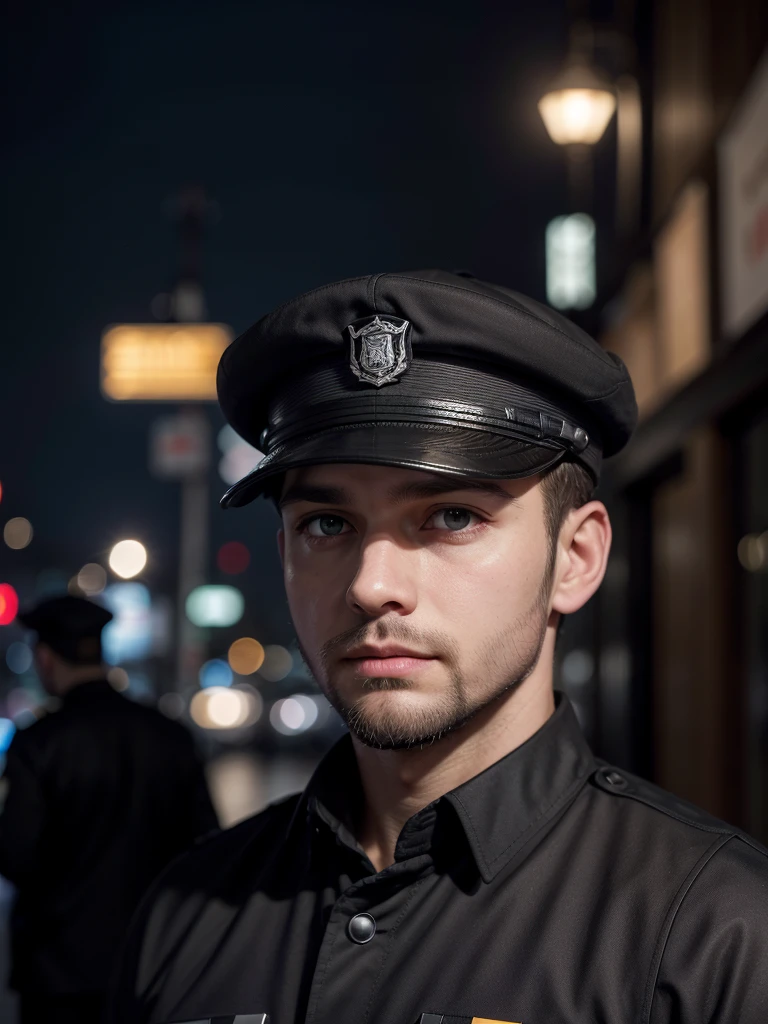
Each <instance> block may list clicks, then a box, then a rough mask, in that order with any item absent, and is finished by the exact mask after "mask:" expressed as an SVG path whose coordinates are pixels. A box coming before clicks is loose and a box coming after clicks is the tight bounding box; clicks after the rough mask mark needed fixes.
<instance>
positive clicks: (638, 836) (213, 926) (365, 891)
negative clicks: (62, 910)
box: [112, 698, 768, 1024]
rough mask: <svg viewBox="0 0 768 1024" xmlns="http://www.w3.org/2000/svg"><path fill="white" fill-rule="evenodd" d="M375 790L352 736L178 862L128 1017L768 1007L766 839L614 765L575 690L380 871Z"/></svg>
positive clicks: (748, 1018)
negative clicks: (372, 856)
mask: <svg viewBox="0 0 768 1024" xmlns="http://www.w3.org/2000/svg"><path fill="white" fill-rule="evenodd" d="M359 799H360V789H359V776H358V773H357V768H356V763H355V759H354V752H353V750H352V746H351V742H350V740H349V738H348V737H347V738H345V739H343V740H342V741H341V742H340V743H339V744H338V745H337V746H336V747H335V748H334V749H333V750H332V751H331V752H330V754H329V755H328V756H327V757H326V759H325V760H324V762H323V763H322V764H321V765H320V767H319V769H318V771H317V772H316V774H315V776H314V778H313V779H312V781H311V782H310V784H309V786H308V788H307V790H306V791H305V793H304V794H303V795H301V796H298V797H292V798H289V799H288V800H286V801H284V802H282V803H280V804H277V805H275V806H273V807H271V808H269V809H268V810H267V811H265V812H264V813H263V814H260V815H258V816H256V817H255V818H252V819H250V820H248V821H246V822H244V823H242V824H241V825H239V826H237V827H236V828H233V829H231V830H230V831H228V832H225V833H222V834H221V835H219V836H217V837H214V838H213V839H211V840H209V841H206V842H204V843H201V844H200V845H198V846H197V847H196V848H195V849H194V850H193V851H192V852H191V853H190V854H188V855H186V856H185V857H183V858H181V859H180V860H178V861H177V862H176V863H175V865H174V866H172V868H171V869H170V870H169V871H168V872H167V873H166V874H165V876H164V877H163V878H162V879H161V881H160V883H158V885H157V887H156V888H155V890H154V891H153V892H152V894H151V895H150V897H149V898H148V899H147V900H146V902H145V904H144V907H143V909H142V912H141V913H140V915H139V918H138V920H137V921H136V922H135V925H134V928H133V934H132V938H131V940H130V942H129V944H128V948H127V950H126V953H125V958H124V961H123V964H122V969H121V972H120V975H119V978H118V980H117V984H116V991H115V993H114V998H113V1004H112V1013H113V1016H112V1020H113V1021H114V1022H120V1024H139V1022H152V1024H157V1022H164V1021H195V1022H200V1021H205V1020H207V1019H210V1018H212V1017H217V1016H220V1017H223V1018H226V1019H229V1020H232V1016H228V1015H243V1016H247V1015H256V1016H255V1017H254V1018H253V1019H255V1020H258V1019H259V1017H258V1015H259V1014H262V1013H266V1014H268V1015H269V1022H270V1024H299V1022H305V1021H306V1022H307V1024H416V1022H418V1021H419V1020H420V1019H421V1017H422V1014H424V1015H426V1014H433V1015H435V1016H434V1017H427V1016H425V1017H424V1021H425V1022H427V1021H429V1024H437V1022H439V1021H443V1024H461V1022H469V1021H471V1019H472V1018H473V1017H476V1018H491V1019H493V1020H498V1021H514V1022H518V1021H522V1022H524V1024H576V1022H579V1024H592V1022H600V1024H644V1022H653V1024H662V1022H672V1021H675V1022H680V1024H707V1022H715V1021H716V1022H717V1024H726V1022H728V1024H731V1022H735V1021H739V1022H741V1024H765V1021H766V1020H768V851H766V850H764V849H763V848H762V847H760V846H759V845H757V844H756V843H754V842H753V841H752V840H750V839H749V838H748V837H746V836H744V835H741V834H740V833H738V832H737V831H735V830H734V829H732V828H730V827H728V826H727V825H724V824H722V823H720V822H719V821H716V820H715V819H713V818H711V817H709V816H708V815H706V814H704V813H703V812H700V811H698V810H697V809H696V808H693V807H691V806H689V805H687V804H683V803H681V802H680V801H678V800H676V799H674V798H673V797H671V796H669V795H667V794H666V793H663V792H662V791H660V790H658V789H656V788H655V787H653V786H651V785H650V784H648V783H646V782H643V781H641V780H639V779H635V778H633V777H631V776H628V775H626V774H624V773H623V772H621V773H620V772H617V771H616V770H614V769H611V768H608V767H606V766H599V765H598V764H597V763H596V762H595V760H594V759H593V757H592V754H591V753H590V750H589V748H588V747H587V745H586V742H585V741H584V739H583V737H582V734H581V732H580V729H579V726H578V723H577V721H576V718H575V716H574V714H573V710H572V708H571V707H570V705H569V704H568V702H567V701H566V700H565V699H564V698H561V699H560V701H559V704H558V707H557V711H556V712H555V714H554V715H553V717H552V718H551V719H550V720H549V721H548V722H547V723H546V724H545V725H544V727H543V728H542V729H540V730H539V732H538V733H537V734H536V735H535V736H533V737H532V738H531V739H530V740H529V741H528V742H527V743H525V744H524V745H523V746H521V747H520V748H518V749H517V750H515V751H514V752H513V753H511V754H509V755H508V756H507V757H505V758H503V759H502V760H501V761H499V762H497V763H496V764H494V765H493V766H492V767H490V768H489V769H487V770H486V771H484V772H483V773H482V774H480V775H478V776H476V777H475V778H473V779H471V780H470V781H469V782H466V783H464V784H463V785H461V786H459V787H458V788H457V789H455V790H454V791H453V792H451V793H449V794H447V795H446V796H444V797H442V798H441V799H440V800H437V801H436V802H435V803H433V804H431V805H430V806H429V807H426V808H425V809H424V810H422V811H420V812H419V813H418V814H416V815H414V816H413V817H412V818H411V819H410V820H409V821H408V822H407V823H406V825H405V827H404V828H403V830H402V833H401V834H400V837H399V840H398V843H397V848H396V853H395V857H396V860H395V863H394V864H393V865H391V866H390V867H388V868H386V869H385V870H384V871H381V872H378V873H377V872H376V871H375V870H374V867H373V865H372V864H371V862H370V860H369V859H368V858H367V856H366V855H365V853H364V852H363V851H362V849H361V848H360V847H359V846H358V844H357V843H356V841H355V839H354V837H353V834H352V831H351V823H352V821H354V807H355V803H356V801H358V800H359ZM345 809H346V810H345ZM347 812H351V813H347ZM361 915H364V916H362V917H361ZM374 928H375V930H374Z"/></svg>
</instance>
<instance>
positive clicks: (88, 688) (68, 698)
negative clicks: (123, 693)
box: [61, 679, 115, 704]
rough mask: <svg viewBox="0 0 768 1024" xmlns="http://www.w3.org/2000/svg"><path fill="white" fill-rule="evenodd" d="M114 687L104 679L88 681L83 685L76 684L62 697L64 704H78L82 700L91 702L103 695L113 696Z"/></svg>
mask: <svg viewBox="0 0 768 1024" xmlns="http://www.w3.org/2000/svg"><path fill="white" fill-rule="evenodd" d="M114 692H115V689H114V687H113V686H112V684H111V683H109V682H108V681H107V680H106V679H89V680H88V681H87V682H85V683H77V685H75V686H73V687H72V688H71V689H69V690H67V692H66V693H65V694H64V695H63V696H62V698H61V699H62V701H63V702H64V703H65V704H78V703H79V702H80V701H83V700H91V699H92V698H94V697H103V696H104V695H105V694H113V693H114Z"/></svg>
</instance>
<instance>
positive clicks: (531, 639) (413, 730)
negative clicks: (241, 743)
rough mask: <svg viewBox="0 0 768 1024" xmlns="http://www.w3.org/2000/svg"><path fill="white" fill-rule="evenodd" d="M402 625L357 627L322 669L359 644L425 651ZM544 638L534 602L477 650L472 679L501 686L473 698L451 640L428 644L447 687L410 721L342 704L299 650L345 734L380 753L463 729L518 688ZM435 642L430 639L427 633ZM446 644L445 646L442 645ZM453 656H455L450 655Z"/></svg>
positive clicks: (367, 685) (405, 685)
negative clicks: (447, 671) (397, 644)
mask: <svg viewBox="0 0 768 1024" xmlns="http://www.w3.org/2000/svg"><path fill="white" fill-rule="evenodd" d="M403 625H404V624H403V623H402V622H401V621H398V620H394V621H392V622H385V621H383V620H379V621H378V622H377V623H376V624H371V623H367V624H365V626H362V627H356V628H355V629H354V630H350V631H348V632H347V633H345V634H342V635H341V636H340V637H336V638H335V639H334V640H333V641H331V642H330V643H328V644H326V645H324V648H323V651H322V653H321V662H322V664H323V667H324V670H326V666H327V665H328V662H329V653H330V650H331V649H336V650H338V648H339V646H340V645H341V646H342V647H346V649H351V648H352V647H353V646H355V645H356V644H359V643H364V642H367V641H371V640H372V639H373V638H374V637H376V638H377V639H379V640H385V639H386V640H395V641H397V640H399V641H404V642H409V641H411V642H412V643H415V645H416V646H420V644H419V639H420V638H421V646H424V634H418V635H417V634H415V633H414V632H413V631H412V630H410V629H408V630H404V629H403ZM546 634H547V610H546V605H545V604H543V602H542V601H541V599H538V600H537V602H536V604H535V606H534V607H532V608H531V609H530V611H529V612H528V614H527V615H525V616H523V618H522V620H519V621H518V622H516V623H515V624H513V625H512V626H510V627H508V628H507V629H506V630H501V631H499V633H497V634H495V636H493V637H490V638H489V639H488V640H487V641H486V642H485V643H484V644H483V646H482V647H481V649H480V652H479V657H478V658H477V672H476V673H473V677H474V679H479V680H487V679H488V678H493V677H497V678H498V680H499V682H498V683H497V685H496V686H495V687H494V688H493V690H492V691H490V692H484V693H483V694H482V695H478V696H474V697H473V694H472V690H473V686H472V683H473V681H474V679H473V678H472V677H468V676H467V675H466V674H465V673H463V672H462V671H461V670H460V668H459V665H458V657H457V656H455V655H458V650H456V644H455V643H453V641H451V640H450V638H444V637H443V638H442V645H441V647H438V648H437V649H436V648H435V644H434V643H432V644H430V645H429V649H430V650H432V651H434V652H435V653H436V652H437V651H438V650H439V651H440V652H441V655H442V659H443V660H444V662H445V663H446V664H449V665H450V666H451V680H450V687H449V690H447V692H446V693H444V694H443V695H442V696H441V698H439V702H438V703H436V705H434V706H433V707H426V708H421V707H420V708H416V709H413V710H412V711H411V713H410V714H409V716H408V718H406V716H404V715H403V714H402V713H400V714H393V713H392V712H389V711H384V712H382V711H377V712H372V711H371V709H370V708H369V707H368V705H369V703H370V701H368V700H367V698H366V696H365V695H364V696H360V697H358V698H357V699H356V700H354V701H353V702H352V703H351V705H349V703H347V702H345V701H344V700H343V699H342V697H341V695H340V693H339V692H338V690H337V689H336V687H335V686H334V685H333V682H332V680H331V678H330V675H329V673H328V671H324V672H323V673H317V672H315V671H314V669H313V666H312V664H311V660H310V658H309V657H308V655H307V652H305V651H304V650H303V648H301V644H299V646H300V649H301V651H302V655H303V657H304V660H305V662H306V664H307V667H308V668H309V670H310V672H312V673H313V675H314V676H315V678H316V679H317V681H318V683H319V685H321V688H322V689H323V691H324V692H325V694H326V696H327V697H328V699H329V701H330V703H331V705H332V706H333V708H335V709H336V711H337V712H338V714H339V715H340V716H341V718H342V720H343V721H344V723H345V724H346V725H347V727H348V728H349V731H350V732H351V733H352V734H353V735H354V736H356V738H357V739H359V741H360V742H361V743H365V744H366V745H367V746H373V748H375V749H376V750H380V751H406V750H420V749H423V748H424V746H428V745H431V744H432V743H436V742H437V741H438V740H439V739H442V738H443V737H444V736H447V735H449V734H450V733H452V732H456V731H457V730H459V729H461V728H463V727H464V726H465V725H466V724H467V723H468V722H470V721H471V720H472V719H473V718H474V717H475V716H476V715H478V714H479V713H480V712H481V711H484V710H485V709H486V708H489V707H490V706H492V705H494V703H496V702H498V701H500V700H501V699H502V697H504V695H505V694H507V693H509V692H511V691H512V690H515V689H517V687H519V686H520V685H521V683H523V682H524V681H525V680H526V679H527V678H528V676H529V675H530V673H531V672H532V671H534V669H535V668H536V666H537V664H538V662H539V656H540V654H541V652H542V647H543V646H544V640H545V637H546ZM430 639H432V640H434V639H435V636H434V634H430ZM446 639H447V642H446ZM452 655H454V656H452ZM361 685H362V689H364V691H366V692H368V693H371V692H381V691H394V690H410V689H412V688H413V685H414V684H413V681H412V680H411V679H409V678H408V677H404V678H386V677H385V678H381V677H373V678H368V679H364V680H362V684H361Z"/></svg>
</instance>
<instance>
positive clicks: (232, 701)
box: [189, 686, 261, 729]
mask: <svg viewBox="0 0 768 1024" xmlns="http://www.w3.org/2000/svg"><path fill="white" fill-rule="evenodd" d="M189 713H190V715H191V716H192V721H193V722H195V724H196V725H199V726H200V727H201V728H202V729H240V728H242V727H243V726H246V725H252V724H253V723H254V722H255V721H256V720H257V719H258V717H259V715H260V713H261V704H260V701H259V700H258V696H257V695H256V694H254V693H252V692H249V691H247V690H244V689H228V688H225V687H219V686H214V687H211V688H209V689H206V690H200V691H199V692H198V693H196V694H195V696H194V697H193V698H192V701H191V703H190V705H189Z"/></svg>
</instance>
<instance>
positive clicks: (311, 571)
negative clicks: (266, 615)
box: [283, 539, 351, 638]
mask: <svg viewBox="0 0 768 1024" xmlns="http://www.w3.org/2000/svg"><path fill="white" fill-rule="evenodd" d="M283 580H284V583H285V593H286V596H287V598H288V607H289V608H290V611H291V616H292V618H293V621H294V624H295V626H296V628H297V630H299V631H300V633H301V636H302V638H303V637H304V636H307V637H308V636H310V635H322V634H323V633H324V632H326V630H325V629H324V624H325V623H326V622H330V621H331V620H333V619H335V618H338V614H339V609H344V608H345V606H346V602H345V597H346V593H347V590H348V588H349V584H350V582H351V580H347V578H346V573H345V569H344V565H343V562H342V560H341V559H339V558H332V557H329V556H328V555H320V556H318V555H316V554H315V553H314V552H307V551H306V550H304V549H303V546H302V544H301V541H300V540H299V539H295V540H294V539H290V540H287V541H286V548H285V560H284V563H283Z"/></svg>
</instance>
